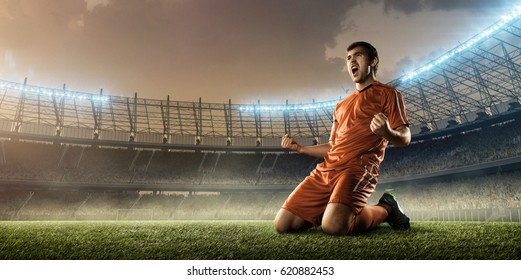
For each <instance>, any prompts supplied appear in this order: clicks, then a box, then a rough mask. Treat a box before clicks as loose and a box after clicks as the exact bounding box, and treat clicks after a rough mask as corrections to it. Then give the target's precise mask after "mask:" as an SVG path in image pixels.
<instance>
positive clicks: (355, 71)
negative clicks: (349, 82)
mask: <svg viewBox="0 0 521 280" xmlns="http://www.w3.org/2000/svg"><path fill="white" fill-rule="evenodd" d="M351 73H353V75H355V74H356V73H358V66H356V65H353V66H351Z"/></svg>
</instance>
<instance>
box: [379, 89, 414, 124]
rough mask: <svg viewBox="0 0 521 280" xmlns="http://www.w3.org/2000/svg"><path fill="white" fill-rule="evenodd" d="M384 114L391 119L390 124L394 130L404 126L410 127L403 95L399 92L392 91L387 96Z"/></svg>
mask: <svg viewBox="0 0 521 280" xmlns="http://www.w3.org/2000/svg"><path fill="white" fill-rule="evenodd" d="M384 114H385V115H386V116H387V117H388V118H389V124H390V125H391V128H392V129H396V128H397V127H399V126H402V125H406V126H409V120H408V119H407V113H406V112H405V104H404V103H403V98H402V95H401V94H400V93H399V92H398V91H397V90H392V91H390V92H389V94H388V95H387V98H386V102H385V105H384Z"/></svg>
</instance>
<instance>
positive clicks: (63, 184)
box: [0, 15, 521, 221]
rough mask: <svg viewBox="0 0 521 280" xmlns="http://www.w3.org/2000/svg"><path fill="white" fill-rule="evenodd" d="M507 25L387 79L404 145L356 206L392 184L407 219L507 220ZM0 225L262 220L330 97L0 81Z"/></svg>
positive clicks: (513, 65)
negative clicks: (230, 96)
mask: <svg viewBox="0 0 521 280" xmlns="http://www.w3.org/2000/svg"><path fill="white" fill-rule="evenodd" d="M520 30H521V16H518V15H516V16H511V17H508V18H505V19H503V20H501V21H499V22H497V23H495V24H494V25H492V26H490V27H489V28H487V29H486V30H484V32H482V33H480V34H477V35H476V36H474V37H473V38H471V39H469V40H467V41H465V42H463V43H461V44H459V45H458V46H456V47H455V48H454V49H452V50H450V51H448V52H447V53H445V54H444V55H442V56H440V57H439V58H438V59H435V60H433V61H432V62H431V63H429V64H427V65H425V66H423V67H421V68H418V69H417V70H416V71H412V72H410V73H407V74H406V75H404V76H402V77H400V78H398V79H395V80H393V81H390V82H389V84H390V85H391V86H393V87H395V88H397V89H398V90H399V91H400V92H401V93H402V95H403V97H404V100H405V104H406V111H407V114H408V118H409V121H410V122H411V131H412V133H413V143H412V144H411V145H410V146H408V147H406V148H402V149H396V148H394V147H389V148H388V149H387V151H386V160H385V161H384V163H383V164H382V166H381V169H380V178H379V185H378V187H377V191H376V193H375V194H374V195H373V196H372V198H371V199H372V201H370V203H373V204H374V203H376V201H377V200H378V198H379V197H380V195H381V194H382V192H383V191H385V190H389V189H392V190H393V191H394V192H395V193H397V195H398V197H399V199H400V203H401V204H402V206H403V208H404V209H405V211H406V212H408V213H409V215H410V216H411V218H412V219H413V220H470V221H474V220H481V221H521V203H520V200H521V176H520V174H521V136H520V135H521V93H520V91H519V88H520V87H519V85H521V75H520V73H521V70H520V69H521V66H520V65H521V32H520ZM0 90H1V91H2V92H1V94H2V97H1V99H0V218H1V219H4V220H34V219H72V220H91V219H96V220H99V219H102V220H117V219H125V220H131V219H155V220H178V219H273V217H274V216H275V214H276V212H277V211H278V209H279V207H280V205H282V203H283V202H284V200H285V199H286V197H287V196H288V194H289V193H290V192H291V190H292V189H293V188H295V187H296V185H297V184H298V183H299V182H300V181H301V180H302V179H303V178H304V177H305V176H306V175H307V174H309V172H310V171H311V170H312V169H313V168H314V166H316V164H317V163H318V162H319V160H317V159H314V158H310V157H307V156H303V155H298V154H294V153H288V152H285V151H283V150H282V149H281V148H280V139H281V137H282V136H283V135H284V134H291V135H292V136H294V137H295V138H296V139H297V141H298V142H299V143H301V144H303V145H314V144H320V143H325V142H326V141H328V138H329V132H330V128H331V122H332V121H333V116H332V111H333V108H334V106H335V104H336V102H337V101H336V100H333V101H326V102H315V101H314V100H313V102H312V103H305V104H290V103H289V102H288V101H286V103H285V104H261V103H260V101H258V102H257V103H256V104H233V103H232V102H231V100H229V101H228V103H224V104H215V103H204V102H202V100H201V99H199V101H198V102H184V101H173V100H170V97H169V96H168V97H167V99H166V100H154V99H143V98H138V96H137V94H135V95H134V97H122V96H113V95H110V96H108V95H104V94H103V91H102V90H101V91H100V92H99V94H97V93H96V94H93V93H84V92H75V91H71V90H68V89H67V88H66V86H65V85H64V86H63V88H59V89H57V88H48V87H42V86H34V85H30V84H28V83H27V79H26V80H25V81H24V82H23V83H18V82H12V81H3V80H0Z"/></svg>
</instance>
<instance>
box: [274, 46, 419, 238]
mask: <svg viewBox="0 0 521 280" xmlns="http://www.w3.org/2000/svg"><path fill="white" fill-rule="evenodd" d="M346 61H347V69H348V72H349V76H350V77H351V80H353V82H354V83H355V84H356V90H355V91H354V92H352V93H351V94H349V95H348V96H347V97H346V98H345V99H344V100H342V101H340V102H339V103H338V104H337V105H336V108H335V111H334V119H333V126H332V129H331V136H330V139H329V142H328V143H326V144H321V145H316V146H301V145H300V144H298V143H297V142H296V141H295V139H294V138H292V137H291V136H289V135H285V136H284V137H283V138H282V143H281V146H282V147H283V148H285V149H287V150H290V151H296V152H298V153H302V154H306V155H310V156H314V157H317V158H324V161H323V162H322V163H320V164H318V165H317V167H316V168H315V169H314V170H313V171H312V172H311V174H310V175H309V176H307V177H306V178H305V179H304V180H303V181H302V182H301V183H300V184H299V185H298V186H297V188H296V189H295V190H294V191H293V192H292V193H291V194H290V196H289V197H288V198H287V200H286V201H285V202H284V204H283V206H282V208H281V209H280V211H279V212H278V214H277V216H276V218H275V229H276V231H277V232H279V233H287V232H295V231H301V230H305V229H308V228H311V227H317V226H321V227H322V230H323V231H324V232H325V233H326V234H332V235H347V234H355V233H361V232H365V231H368V230H370V229H373V228H375V227H376V226H377V225H379V224H380V223H382V222H387V223H389V224H390V225H391V227H393V228H395V229H409V227H410V225H409V218H408V217H407V216H406V215H405V214H404V213H403V211H402V210H401V208H400V206H399V204H398V202H397V200H396V199H395V197H394V195H392V194H390V193H384V195H383V196H382V197H381V198H380V200H379V202H378V204H377V205H374V206H368V205H367V199H368V198H369V196H370V195H371V194H372V193H373V192H374V189H375V187H376V183H377V181H378V167H379V165H380V163H381V162H382V160H383V158H384V153H385V148H386V147H387V144H388V143H389V142H390V143H392V144H393V145H394V146H396V147H404V146H407V145H409V143H410V141H411V132H410V130H409V122H408V120H407V116H406V113H405V106H404V104H403V100H402V97H401V95H400V93H399V92H398V91H397V90H396V89H394V88H392V87H390V86H388V85H385V84H382V83H380V82H378V81H376V71H377V69H378V62H379V59H378V53H377V51H376V49H375V48H374V47H373V46H372V45H371V44H369V43H367V42H354V43H352V44H351V45H349V47H348V48H347V57H346Z"/></svg>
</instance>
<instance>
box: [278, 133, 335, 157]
mask: <svg viewBox="0 0 521 280" xmlns="http://www.w3.org/2000/svg"><path fill="white" fill-rule="evenodd" d="M281 146H282V148H284V149H286V150H289V151H295V152H298V153H300V154H305V155H308V156H312V157H316V158H323V157H324V156H325V155H326V154H327V152H329V150H331V144H330V143H329V142H328V143H325V144H320V145H315V146H301V145H300V144H299V143H297V141H295V139H294V138H293V137H291V136H289V135H287V134H286V135H284V137H282V142H281Z"/></svg>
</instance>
